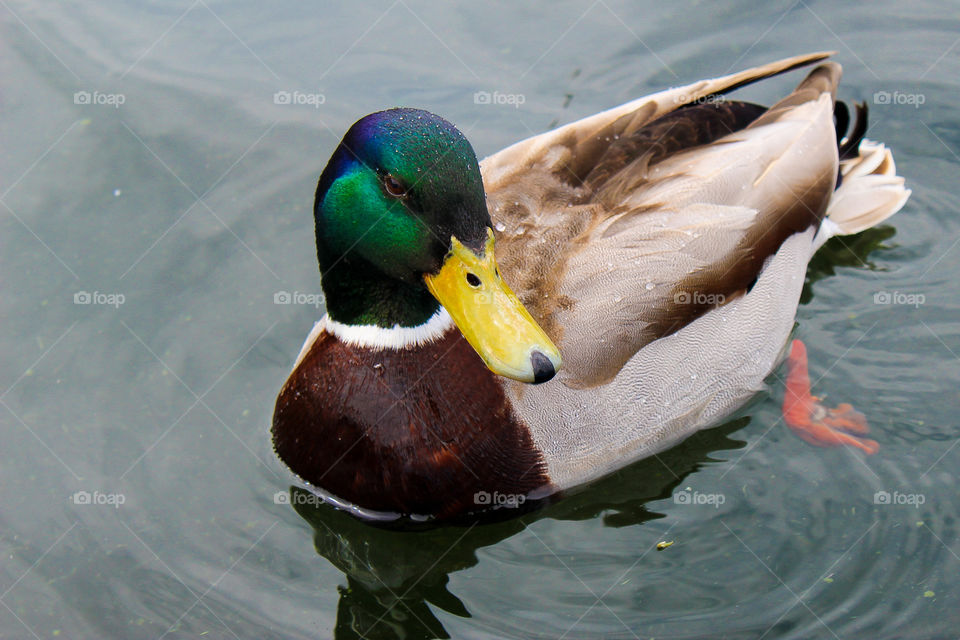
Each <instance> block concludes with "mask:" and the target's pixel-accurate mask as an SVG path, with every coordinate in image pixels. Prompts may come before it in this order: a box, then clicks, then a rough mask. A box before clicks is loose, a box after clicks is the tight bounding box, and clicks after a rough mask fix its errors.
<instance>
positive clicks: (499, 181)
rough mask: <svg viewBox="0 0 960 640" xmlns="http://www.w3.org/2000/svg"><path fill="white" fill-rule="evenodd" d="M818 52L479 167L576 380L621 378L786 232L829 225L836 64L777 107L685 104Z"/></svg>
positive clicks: (740, 285)
mask: <svg viewBox="0 0 960 640" xmlns="http://www.w3.org/2000/svg"><path fill="white" fill-rule="evenodd" d="M815 59H818V58H817V57H816V56H810V57H807V58H803V59H801V58H797V59H794V60H800V61H799V62H795V63H793V64H790V63H789V61H787V62H785V63H774V64H773V65H767V66H766V67H763V68H760V69H762V70H761V71H756V70H755V73H752V74H751V73H750V72H743V73H741V74H735V75H734V76H729V77H728V81H727V83H726V84H725V83H724V82H723V81H722V79H721V80H718V81H704V82H701V83H697V84H696V85H691V86H689V87H685V88H680V89H676V90H672V92H668V93H667V94H658V95H659V97H651V98H650V99H648V100H646V101H638V103H637V107H636V108H635V109H633V110H631V111H629V112H626V113H623V112H619V111H618V110H616V109H615V110H611V112H608V113H610V114H611V115H610V117H609V119H608V120H607V121H606V122H600V121H598V120H597V117H596V116H594V117H592V118H589V119H587V120H585V121H583V122H584V123H585V124H583V125H581V126H577V125H578V124H579V123H574V125H568V126H567V127H564V128H562V129H560V130H558V131H557V132H552V133H551V134H545V138H544V140H538V139H537V138H534V139H532V140H530V141H528V142H527V143H526V144H527V147H522V146H518V145H515V146H514V147H511V148H509V149H507V150H505V151H504V152H501V154H497V155H496V156H493V157H492V158H489V159H487V160H485V161H484V162H483V163H482V164H481V167H482V169H483V171H484V179H485V183H486V186H487V189H488V203H489V206H490V209H491V217H492V218H493V220H494V221H495V222H496V223H497V227H498V229H502V230H503V231H502V233H500V234H498V238H497V253H498V258H499V260H500V262H501V265H502V271H503V273H504V276H505V278H506V279H507V281H508V282H509V283H510V285H511V286H512V287H513V288H514V290H515V291H517V293H518V294H519V295H520V297H521V299H522V300H523V302H524V303H525V304H526V305H527V306H528V308H530V310H531V313H533V315H534V316H535V317H537V318H538V319H539V320H540V321H541V323H542V324H543V326H544V328H545V330H546V331H547V332H548V333H549V334H550V335H551V336H552V337H553V338H554V339H555V340H557V341H558V343H559V345H560V348H561V350H562V351H563V353H564V361H565V370H566V373H565V374H564V378H563V379H564V381H565V382H566V384H568V385H571V386H592V385H596V384H601V383H603V382H605V381H607V380H610V379H611V378H612V377H613V376H615V375H616V373H617V372H618V371H619V370H620V368H621V367H622V366H623V364H624V363H625V362H626V361H627V360H628V359H629V358H630V357H632V356H633V355H634V354H635V353H636V352H637V351H638V350H639V349H640V348H642V347H643V346H644V345H645V344H648V343H649V342H650V341H652V340H655V339H657V338H659V337H662V336H664V335H668V334H670V333H672V332H674V331H677V330H679V329H680V328H682V327H683V326H685V325H686V324H688V323H690V322H691V321H693V320H694V319H695V318H697V317H699V316H700V315H702V314H703V313H705V312H706V311H707V310H709V309H710V308H713V307H714V306H716V305H717V304H723V303H725V302H726V301H729V300H730V299H732V298H733V297H735V296H736V295H739V293H741V292H742V291H744V290H745V289H747V288H749V287H750V286H751V284H752V282H753V281H754V280H755V279H756V277H757V274H758V273H759V271H760V269H761V268H762V265H763V263H764V260H765V259H766V258H767V257H768V256H769V255H771V254H772V253H774V252H775V251H776V250H777V248H778V247H779V246H780V244H781V243H782V242H783V240H784V239H785V238H786V237H789V236H790V235H792V234H793V233H795V232H797V231H800V230H803V229H806V228H808V227H809V226H810V225H816V224H819V221H820V219H821V218H822V216H823V213H824V211H825V209H826V206H827V204H828V202H829V199H830V195H831V193H832V191H833V189H834V184H835V177H836V174H837V162H838V160H837V151H836V139H835V135H834V130H833V120H832V103H833V92H834V91H835V87H836V83H837V81H838V80H839V74H840V71H839V66H838V65H835V64H833V63H828V64H825V65H822V66H821V67H818V68H817V69H815V70H814V71H813V72H812V73H811V74H810V75H809V76H808V77H807V79H806V80H805V81H804V82H803V83H801V85H800V86H799V87H798V88H797V90H796V91H794V92H793V93H791V94H790V95H789V96H787V97H785V98H784V99H783V100H781V101H780V102H778V103H777V104H776V105H774V107H772V108H771V109H770V110H764V109H763V108H762V107H758V106H756V105H751V104H748V103H743V102H733V101H718V102H712V103H706V104H702V103H693V104H691V103H690V102H691V101H690V100H686V101H684V100H682V99H680V96H682V97H684V98H686V97H689V96H697V95H701V96H702V95H714V94H718V93H722V92H724V91H726V90H729V89H730V88H732V87H734V86H740V85H742V84H745V83H747V82H750V81H756V80H759V79H761V78H763V77H769V76H770V75H773V74H775V73H779V72H782V71H783V70H785V69H787V68H793V67H795V66H798V65H799V64H804V63H808V62H810V61H812V60H815ZM803 60H806V62H803ZM730 79H732V80H730ZM684 92H685V93H684ZM671 96H672V97H671ZM696 99H697V98H696V97H694V98H692V100H694V101H696ZM670 100H673V102H674V104H673V105H672V106H669V107H667V106H665V103H667V102H669V101H670ZM651 105H653V106H651ZM764 125H770V126H764ZM825 135H826V138H824V136H825ZM547 139H549V141H550V142H551V143H552V144H549V145H545V144H544V142H545V141H546V140H547ZM825 140H826V142H825ZM827 143H829V148H827V146H826V145H827ZM523 144H524V143H521V145H523ZM531 149H538V153H536V154H533V153H531V152H530V150H531ZM804 153H806V154H807V155H806V156H805V157H803V156H804ZM521 158H522V159H523V161H522V162H520V163H519V164H517V161H518V159H521ZM741 165H742V166H741Z"/></svg>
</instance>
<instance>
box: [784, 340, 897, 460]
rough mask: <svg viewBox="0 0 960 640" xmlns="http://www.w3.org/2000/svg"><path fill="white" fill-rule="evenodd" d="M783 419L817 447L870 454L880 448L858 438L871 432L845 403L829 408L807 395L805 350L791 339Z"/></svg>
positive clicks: (858, 414) (808, 381) (856, 412)
mask: <svg viewBox="0 0 960 640" xmlns="http://www.w3.org/2000/svg"><path fill="white" fill-rule="evenodd" d="M783 420H784V422H786V423H787V426H788V427H790V430H791V431H793V432H794V433H795V434H796V435H797V436H799V437H800V439H801V440H803V441H804V442H807V443H809V444H812V445H816V446H818V447H837V446H841V445H848V446H852V447H857V448H859V449H862V450H863V451H864V452H865V453H866V454H867V455H872V454H874V453H876V452H877V451H878V450H879V449H880V445H879V444H877V442H876V440H871V439H869V438H863V437H860V436H862V435H864V434H866V433H868V432H869V431H870V428H869V427H868V426H867V419H866V418H865V417H864V416H863V414H862V413H860V412H859V411H857V410H856V409H854V408H853V407H852V406H850V405H849V404H847V403H846V402H844V403H841V404H839V405H837V407H836V408H835V409H828V408H826V407H824V406H823V405H822V404H820V398H818V397H816V396H813V395H810V375H809V373H808V372H807V348H806V346H805V345H804V344H803V342H801V341H800V340H794V341H793V344H792V345H791V348H790V356H789V358H788V359H787V390H786V393H785V394H784V397H783Z"/></svg>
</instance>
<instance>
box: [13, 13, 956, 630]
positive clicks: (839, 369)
mask: <svg viewBox="0 0 960 640" xmlns="http://www.w3.org/2000/svg"><path fill="white" fill-rule="evenodd" d="M958 33H960V5H958V4H956V3H953V4H943V3H938V4H933V3H925V2H912V3H894V2H875V3H869V4H862V5H853V4H850V5H849V6H836V5H830V4H827V3H815V2H803V1H801V2H796V3H794V2H789V1H788V2H773V3H759V2H702V3H674V4H668V3H653V2H650V3H639V4H635V3H626V2H614V1H602V2H596V3H540V4H536V5H526V4H524V5H520V4H519V3H493V4H486V3H461V4H443V5H436V6H434V5H432V4H429V3H425V2H414V1H408V0H402V1H400V0H398V1H397V2H382V3H372V4H369V5H363V6H360V5H353V4H347V3H327V2H318V3H305V2H280V3H254V2H234V3H225V2H200V1H197V2H191V1H189V0H188V1H185V2H179V1H177V2H122V3H116V4H111V5H109V6H107V5H104V6H100V5H98V4H96V3H80V2H56V3H55V2H36V3H28V2H21V1H14V0H7V2H4V3H0V145H2V147H0V148H2V149H3V153H2V154H0V318H2V327H3V331H2V333H0V353H2V356H3V358H2V360H3V367H2V370H0V402H2V404H0V451H2V465H0V638H4V639H6V638H11V639H18V640H19V639H21V638H33V637H36V638H44V639H46V638H53V637H65V638H134V639H137V638H161V637H165V638H194V637H204V638H207V637H209V638H258V639H263V638H329V637H333V636H335V637H337V638H360V637H367V638H393V637H398V638H400V637H403V638H423V637H454V638H528V637H541V638H560V637H565V638H634V637H640V638H649V637H657V638H661V637H670V638H701V637H715V636H721V635H722V636H724V637H729V638H757V637H764V638H835V637H836V638H847V637H850V638H860V637H869V638H903V637H912V638H946V637H955V636H956V634H957V629H960V613H958V612H960V579H958V577H957V576H958V575H960V539H958V511H960V509H958V498H957V493H958V490H957V489H958V487H957V477H956V469H957V466H958V463H960V447H957V446H956V444H957V442H958V437H960V426H958V418H957V415H958V411H957V406H958V400H960V397H958V394H960V392H958V389H960V367H958V362H957V360H958V355H960V322H958V320H957V317H958V316H957V311H958V309H960V302H958V299H960V296H958V292H960V286H958V284H957V281H956V278H955V276H956V274H957V273H958V272H960V271H958V267H960V248H958V247H957V245H958V244H960V235H958V232H960V219H958V216H957V208H958V197H957V195H956V193H955V187H956V183H957V175H958V170H960V157H958V154H960V127H958V115H960V110H958V107H957V106H956V104H957V103H956V96H957V90H958V82H957V77H958V76H960V44H958V40H957V34H958ZM819 49H836V50H837V51H838V55H837V60H838V61H840V62H841V63H842V64H843V65H844V81H843V84H842V88H841V92H840V97H841V98H843V99H847V100H865V101H867V102H868V103H869V105H870V108H871V128H870V130H869V133H868V136H869V137H871V138H874V139H878V140H882V141H884V142H885V143H887V144H888V145H889V146H890V147H892V148H893V149H894V151H895V155H896V161H897V165H898V170H899V173H900V174H901V175H903V176H905V177H906V178H907V182H908V186H909V187H910V188H912V189H913V196H912V198H911V200H910V201H909V203H908V204H907V205H906V207H905V208H904V210H903V211H902V212H900V213H899V214H898V215H897V216H895V217H894V218H892V219H891V220H890V221H889V223H888V224H886V225H885V226H883V227H881V228H879V229H876V230H873V231H870V232H868V233H865V234H862V235H861V236H859V237H856V238H852V239H845V240H844V241H843V242H842V243H841V242H832V243H831V244H829V245H828V246H827V247H826V248H825V249H824V250H823V251H822V252H821V254H819V255H818V256H817V258H816V259H815V261H814V262H813V264H812V265H811V270H810V273H809V277H810V280H811V284H810V285H809V286H808V288H807V291H806V294H805V298H804V301H805V302H804V304H803V306H802V307H801V308H800V310H799V314H798V328H797V335H798V337H800V338H802V339H803V340H805V341H806V343H807V345H808V348H809V352H810V362H811V375H812V378H813V379H814V380H815V381H816V388H815V392H816V393H819V394H820V395H823V396H826V403H827V404H829V405H831V406H833V405H835V404H837V403H839V402H845V401H846V402H851V403H853V404H854V405H855V406H856V407H857V408H858V409H860V410H861V411H863V412H864V413H865V414H866V415H867V418H868V420H869V422H870V424H871V427H872V437H874V438H875V439H876V440H878V441H879V443H880V447H881V448H880V452H879V453H878V454H877V455H875V456H872V457H870V458H865V457H864V456H863V455H862V454H860V453H858V452H856V451H849V450H845V449H818V448H814V447H811V446H808V445H806V444H804V443H803V442H801V441H800V440H799V439H797V438H796V437H795V436H793V435H792V434H791V433H789V431H788V430H787V429H785V428H784V426H783V424H782V423H781V422H779V421H778V418H779V403H780V399H781V394H782V383H781V382H780V381H779V380H778V378H777V377H771V380H770V389H769V391H768V392H767V393H763V394H760V395H759V396H758V397H757V399H756V401H755V402H753V403H752V404H751V405H750V406H749V407H747V408H746V409H745V410H744V412H743V416H742V417H741V418H739V419H737V420H735V421H732V422H730V423H728V424H726V425H723V426H721V427H719V428H716V429H712V430H708V431H703V432H700V433H699V434H696V435H695V436H693V437H691V438H690V439H689V440H688V441H686V442H685V443H683V444H682V445H680V446H678V447H676V448H675V449H673V450H671V451H669V452H667V453H665V454H664V455H662V456H660V457H659V459H653V460H648V461H642V462H640V463H638V464H636V465H634V466H632V467H630V468H628V469H625V470H623V471H621V472H619V473H617V474H615V475H613V476H611V477H609V478H606V479H604V480H603V481H601V482H598V483H596V484H595V485H594V486H591V487H587V488H584V489H583V490H581V491H579V492H578V493H576V494H575V495H572V496H569V497H567V498H565V499H563V500H561V501H559V502H557V503H555V504H553V505H550V506H549V507H547V508H546V509H544V510H542V511H539V512H537V513H535V514H530V515H527V516H525V517H523V518H522V519H518V520H512V521H509V522H505V523H500V524H493V525H482V526H475V527H472V528H471V527H459V528H457V527H449V528H442V529H438V530H434V531H430V532H391V531H384V530H380V529H374V528H371V527H369V526H368V525H364V524H362V523H359V522H357V521H354V520H353V519H351V518H349V517H348V516H345V515H344V514H342V513H339V512H336V511H334V510H333V509H331V508H329V507H325V506H317V505H315V504H296V505H291V504H290V502H291V500H290V498H291V493H290V491H291V478H290V476H289V475H288V474H287V472H286V470H285V469H284V468H283V466H282V465H281V464H280V463H279V462H278V461H277V460H276V459H275V458H274V456H273V454H272V452H271V449H270V444H269V438H268V425H269V423H270V418H271V414H272V409H273V401H274V398H275V396H276V393H277V391H278V389H279V386H280V384H281V383H282V382H283V380H284V378H285V376H286V374H287V372H288V371H289V368H290V366H291V364H292V361H293V358H294V357H295V356H296V354H297V351H298V350H299V348H300V345H301V343H302V341H303V338H304V337H305V335H306V334H307V332H308V331H309V329H310V327H311V326H312V323H313V322H314V321H315V320H316V319H317V318H319V317H320V315H321V314H322V308H317V307H316V306H314V305H313V304H312V303H313V301H314V298H313V297H311V296H314V295H315V294H318V293H319V276H318V274H317V270H316V264H315V256H314V246H313V221H312V217H311V207H312V196H313V189H314V187H315V182H316V178H317V175H318V174H319V172H320V170H321V169H322V167H323V165H324V164H325V162H326V160H327V158H328V157H329V154H330V153H331V151H332V149H333V147H334V145H335V144H336V142H337V140H338V139H339V137H340V135H341V134H342V133H343V131H344V130H345V129H346V128H347V127H348V126H349V125H350V124H351V123H352V122H353V121H354V120H355V119H356V118H358V117H359V116H361V115H363V114H366V113H368V112H371V111H374V110H377V109H381V108H385V107H390V106H395V105H406V106H417V107H422V108H426V109H429V110H431V111H434V112H436V113H439V114H441V115H443V116H445V117H446V118H448V119H449V120H451V121H452V122H454V123H456V124H457V125H458V126H459V127H460V128H461V129H462V130H463V131H464V133H466V135H467V136H468V137H469V138H470V139H471V140H472V141H473V143H474V145H475V147H476V150H477V153H478V155H480V156H484V155H487V154H489V153H492V152H494V151H496V150H498V149H499V148H501V147H503V146H505V145H507V144H509V143H511V142H513V141H515V140H517V139H520V138H523V137H526V136H528V135H530V134H533V133H537V132H541V131H544V130H546V129H547V128H549V127H550V126H552V125H554V124H555V123H565V122H569V121H572V120H574V119H576V118H579V117H582V116H585V115H589V114H591V113H594V112H596V111H599V110H602V109H605V108H607V107H610V106H613V105H616V104H619V103H621V102H623V101H625V100H627V99H630V98H632V97H635V96H638V95H642V94H644V93H649V92H652V91H654V90H657V89H660V88H663V87H665V86H670V85H677V84H681V83H684V82H689V81H693V80H696V79H700V78H703V77H710V76H716V75H720V74H723V73H726V72H727V71H730V70H734V69H739V68H745V67H749V66H752V65H755V64H759V63H763V62H767V61H769V60H772V59H775V58H779V57H784V56H787V55H792V54H796V53H801V52H806V51H812V50H819ZM799 77H800V76H799V74H793V75H791V76H789V77H787V78H780V79H777V80H774V81H771V82H769V83H765V84H764V85H763V86H760V87H756V88H751V89H749V90H747V91H745V92H744V93H743V96H744V97H745V98H747V99H751V100H755V101H760V102H766V103H769V102H770V101H771V100H773V99H775V98H776V97H778V96H779V95H782V93H783V92H785V91H786V90H788V89H789V87H790V86H791V85H792V84H794V83H795V82H797V81H798V80H799ZM479 91H487V92H491V93H492V92H498V95H501V96H508V98H503V100H502V101H501V102H500V103H499V104H478V103H477V102H475V100H474V94H475V93H476V92H479ZM278 92H286V93H280V94H279V95H278ZM883 92H886V95H887V96H889V100H886V99H885V98H884V97H883V96H884V93H883ZM121 96H122V97H121ZM511 96H512V97H511ZM520 96H522V100H521V99H520ZM287 97H289V103H287V104H285V102H286V101H287V100H286V99H287ZM280 292H288V293H291V294H292V293H297V294H300V295H298V296H297V301H298V303H296V304H277V303H275V295H276V294H278V293H280ZM83 293H87V294H90V297H89V300H90V303H89V304H82V303H83V302H84V301H85V300H87V298H86V297H85V296H84V295H83ZM878 293H888V294H891V295H893V294H898V295H899V297H898V298H897V299H898V300H901V301H903V300H906V298H904V296H913V297H912V298H910V300H912V301H914V304H877V303H875V295H876V294H878ZM94 294H96V295H94ZM75 296H76V300H75ZM917 296H922V297H923V298H922V302H921V301H920V298H918V297H917ZM278 300H280V301H282V300H283V298H282V297H281V298H278ZM778 374H779V375H781V376H782V375H783V371H779V372H778ZM878 491H885V492H887V493H888V494H890V496H891V502H898V501H899V502H900V504H884V503H883V500H882V496H883V494H881V495H880V498H881V499H880V500H879V503H878V500H877V499H876V498H875V494H876V493H877V492H878ZM694 492H697V493H698V494H703V495H710V496H722V500H720V499H713V500H712V502H710V503H701V504H693V503H690V502H693V501H692V500H691V501H689V502H688V501H686V500H685V498H684V496H693V495H694ZM292 495H293V498H294V499H293V502H302V501H301V500H299V497H303V494H301V493H297V492H294V493H293V494H292ZM87 496H89V499H90V502H91V503H92V504H85V502H86V498H87ZM307 502H309V501H307ZM920 502H922V504H917V503H920ZM664 541H673V543H674V544H673V545H672V546H670V547H668V548H666V549H664V550H662V551H658V550H656V548H655V547H656V545H657V543H658V542H664Z"/></svg>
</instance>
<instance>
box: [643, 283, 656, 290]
mask: <svg viewBox="0 0 960 640" xmlns="http://www.w3.org/2000/svg"><path fill="white" fill-rule="evenodd" d="M656 286H657V285H655V284H653V283H652V282H648V283H647V284H646V288H647V291H650V290H651V289H653V288H654V287H656Z"/></svg>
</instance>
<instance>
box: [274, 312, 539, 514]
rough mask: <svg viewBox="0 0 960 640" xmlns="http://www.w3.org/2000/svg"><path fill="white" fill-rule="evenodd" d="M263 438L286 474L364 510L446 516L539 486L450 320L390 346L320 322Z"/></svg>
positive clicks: (519, 436) (501, 402)
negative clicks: (444, 328)
mask: <svg viewBox="0 0 960 640" xmlns="http://www.w3.org/2000/svg"><path fill="white" fill-rule="evenodd" d="M273 441H274V447H275V448H276V451H277V454H278V455H279V456H280V458H281V459H282V460H283V461H284V462H285V463H286V464H287V465H288V466H289V467H290V468H291V469H292V470H293V471H294V472H295V473H297V475H299V476H300V477H302V478H303V479H304V480H306V481H308V482H310V483H311V484H313V485H316V486H318V487H320V488H322V489H324V490H325V491H328V492H330V493H332V494H333V495H335V496H337V497H338V498H341V499H343V500H346V501H349V502H351V503H353V504H356V505H359V506H361V507H364V508H367V509H374V510H379V511H392V512H397V513H402V514H420V515H433V516H438V517H451V516H455V515H459V514H465V513H469V512H471V511H478V510H482V509H484V508H485V507H487V506H489V504H490V503H491V502H495V501H496V500H497V498H496V497H494V496H495V495H496V496H526V495H528V494H530V493H531V492H533V491H536V490H543V489H545V488H549V478H548V477H547V475H546V467H545V464H544V462H543V458H542V456H541V454H540V452H539V451H538V450H537V449H536V447H535V446H534V443H533V441H532V439H531V437H530V434H529V432H528V430H527V428H526V426H525V425H524V424H523V423H522V422H521V421H520V420H519V418H517V416H516V415H515V414H514V413H513V411H512V410H511V408H510V405H509V402H508V401H507V399H506V397H505V396H504V393H503V389H502V387H501V386H500V383H499V381H498V380H497V378H496V376H495V375H494V374H493V373H491V372H490V371H489V370H488V369H487V367H486V366H484V364H483V362H482V361H481V360H480V358H479V357H478V356H477V354H476V353H475V352H474V351H473V349H472V348H471V347H470V345H469V344H468V343H467V342H466V340H464V339H463V337H462V336H461V334H460V332H459V331H456V330H451V331H448V332H447V333H446V334H445V335H444V336H443V337H442V338H440V339H438V340H436V341H434V342H432V343H430V344H427V345H424V346H420V347H413V348H407V349H399V350H393V349H384V350H373V349H370V348H364V347H354V346H350V345H348V344H346V343H344V342H342V341H340V340H339V339H338V338H336V337H334V336H332V335H330V334H328V333H326V332H321V333H320V335H319V337H318V338H317V340H316V341H315V342H314V343H313V345H312V346H311V347H310V350H309V351H308V352H307V354H306V355H305V356H304V358H303V360H302V361H301V362H300V364H299V365H298V366H297V368H296V369H295V370H294V371H293V373H292V374H291V375H290V378H289V379H288V380H287V383H286V384H285V385H284V387H283V389H282V390H281V392H280V396H279V397H278V398H277V404H276V409H275V412H274V417H273ZM478 495H479V499H478V498H477V496H478ZM484 496H486V498H485V497H484ZM521 500H522V499H521ZM485 502H486V503H487V504H484V503H485Z"/></svg>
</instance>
